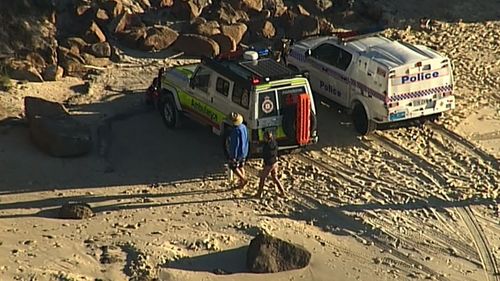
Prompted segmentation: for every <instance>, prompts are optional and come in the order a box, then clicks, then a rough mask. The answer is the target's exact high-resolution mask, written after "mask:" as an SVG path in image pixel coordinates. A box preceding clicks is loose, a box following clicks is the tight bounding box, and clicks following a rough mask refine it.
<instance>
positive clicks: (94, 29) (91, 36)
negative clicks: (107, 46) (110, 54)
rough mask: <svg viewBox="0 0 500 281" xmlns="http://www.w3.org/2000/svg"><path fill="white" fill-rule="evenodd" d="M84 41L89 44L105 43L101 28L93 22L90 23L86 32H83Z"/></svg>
mask: <svg viewBox="0 0 500 281" xmlns="http://www.w3.org/2000/svg"><path fill="white" fill-rule="evenodd" d="M85 39H86V40H85V41H87V42H89V43H98V42H105V41H106V35H104V32H102V30H101V28H100V27H99V26H98V25H97V23H95V22H91V23H90V26H89V27H88V29H87V31H86V32H85Z"/></svg>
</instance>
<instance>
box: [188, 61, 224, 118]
mask: <svg viewBox="0 0 500 281" xmlns="http://www.w3.org/2000/svg"><path fill="white" fill-rule="evenodd" d="M214 73H215V72H214V71H212V70H211V69H209V68H207V67H204V66H200V67H198V69H197V70H196V72H195V73H194V74H193V77H192V78H191V80H190V83H189V86H190V93H191V94H190V97H188V98H186V100H185V101H184V103H186V106H187V108H189V109H190V110H189V111H190V113H192V114H194V115H197V116H198V117H202V118H203V119H204V121H207V123H210V124H212V123H214V122H216V121H217V116H216V113H215V112H214V109H213V106H212V101H211V100H212V95H213V93H212V91H213V85H212V84H213V81H212V80H213V78H214ZM212 125H213V124H212Z"/></svg>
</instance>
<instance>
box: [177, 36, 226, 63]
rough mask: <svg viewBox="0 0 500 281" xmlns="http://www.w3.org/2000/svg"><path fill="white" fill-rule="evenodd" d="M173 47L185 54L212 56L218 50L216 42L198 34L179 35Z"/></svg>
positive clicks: (216, 53) (217, 52) (215, 54)
mask: <svg viewBox="0 0 500 281" xmlns="http://www.w3.org/2000/svg"><path fill="white" fill-rule="evenodd" d="M173 47H174V48H175V49H177V50H179V51H183V52H184V54H185V55H187V56H201V57H203V56H206V57H214V56H217V55H218V54H219V52H220V49H219V45H218V44H217V42H215V41H214V40H212V39H210V38H207V37H205V36H202V35H198V34H182V35H180V36H179V37H178V38H177V41H175V43H174V45H173Z"/></svg>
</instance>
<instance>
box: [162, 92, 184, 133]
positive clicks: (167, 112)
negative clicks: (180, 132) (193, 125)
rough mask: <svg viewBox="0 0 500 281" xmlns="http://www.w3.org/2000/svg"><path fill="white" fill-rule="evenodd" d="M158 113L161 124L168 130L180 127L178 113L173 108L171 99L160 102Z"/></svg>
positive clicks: (173, 103)
mask: <svg viewBox="0 0 500 281" xmlns="http://www.w3.org/2000/svg"><path fill="white" fill-rule="evenodd" d="M160 113H161V116H162V118H163V122H164V123H165V125H166V126H167V127H168V128H178V127H179V126H180V118H181V116H180V112H179V110H177V107H176V106H175V102H174V100H173V98H170V97H166V98H164V99H163V100H162V102H161V106H160Z"/></svg>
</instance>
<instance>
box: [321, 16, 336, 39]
mask: <svg viewBox="0 0 500 281" xmlns="http://www.w3.org/2000/svg"><path fill="white" fill-rule="evenodd" d="M333 32H335V27H334V26H333V24H332V23H331V22H329V21H328V20H327V19H325V18H322V19H320V20H319V33H320V34H322V35H332V34H333Z"/></svg>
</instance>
